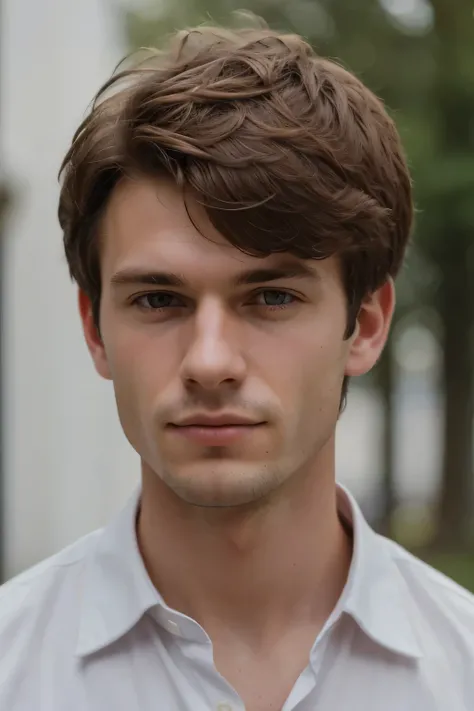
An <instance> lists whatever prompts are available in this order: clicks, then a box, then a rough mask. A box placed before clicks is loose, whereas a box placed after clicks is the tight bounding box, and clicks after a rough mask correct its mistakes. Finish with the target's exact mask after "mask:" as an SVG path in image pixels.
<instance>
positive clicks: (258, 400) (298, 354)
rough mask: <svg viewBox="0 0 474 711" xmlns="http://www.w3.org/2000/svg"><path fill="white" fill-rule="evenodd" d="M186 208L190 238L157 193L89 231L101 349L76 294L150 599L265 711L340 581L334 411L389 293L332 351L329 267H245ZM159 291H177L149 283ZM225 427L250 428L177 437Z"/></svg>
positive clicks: (183, 215) (179, 204)
mask: <svg viewBox="0 0 474 711" xmlns="http://www.w3.org/2000/svg"><path fill="white" fill-rule="evenodd" d="M186 202H187V206H188V210H190V213H191V215H192V221H191V220H190V218H189V215H188V212H187V211H186V207H185V204H184V201H183V197H182V194H181V193H180V191H178V189H177V188H176V187H175V186H174V185H173V184H172V183H170V182H168V181H167V180H165V179H156V180H151V179H145V178H135V179H133V180H132V179H126V180H125V179H124V180H123V181H122V182H121V183H120V184H119V185H118V186H117V187H116V188H115V190H114V192H113V194H112V197H111V199H110V202H109V204H108V207H107V210H106V212H105V215H104V218H103V221H102V224H101V274H102V297H101V309H100V334H99V332H98V329H97V328H96V326H95V323H94V319H93V314H92V308H91V303H90V300H89V298H88V297H87V295H86V294H85V293H83V292H80V294H79V305H80V313H81V317H82V322H83V327H84V333H85V337H86V341H87V344H88V347H89V349H90V352H91V355H92V358H93V360H94V363H95V366H96V369H97V371H98V372H99V374H100V375H101V376H103V377H104V378H108V379H110V380H112V381H113V386H114V389H115V394H116V400H117V406H118V412H119V416H120V419H121V423H122V426H123V429H124V432H125V435H126V436H127V437H128V439H129V441H130V443H131V444H132V446H133V447H134V448H135V449H136V451H137V452H138V453H139V455H140V458H141V462H142V482H143V488H142V498H141V508H140V514H139V517H138V524H137V533H138V539H139V545H140V549H141V552H142V555H143V558H144V561H145V564H146V566H147V569H148V571H149V574H150V577H151V579H152V581H153V582H154V584H155V585H156V587H157V588H158V589H159V590H160V592H161V594H162V595H163V597H164V598H165V600H166V601H167V602H168V604H169V605H171V606H173V607H174V608H176V609H178V610H180V611H182V612H184V613H185V614H187V615H189V616H191V617H193V618H194V619H195V620H197V621H198V622H199V623H200V624H201V625H202V626H203V627H204V629H205V630H206V631H207V633H208V634H209V636H210V637H211V639H212V642H213V647H214V658H215V663H216V666H217V668H218V669H219V671H220V672H221V674H223V675H224V676H225V677H226V678H227V679H228V681H229V682H230V683H231V684H232V685H233V686H234V688H235V689H236V690H237V691H238V693H239V694H240V696H241V697H242V699H243V700H244V702H245V704H246V708H249V709H252V710H255V711H256V710H257V709H263V708H265V709H268V708H281V706H282V705H283V703H284V701H285V699H286V698H287V696H288V694H289V692H290V690H291V688H292V686H293V684H294V683H295V681H296V679H297V677H298V676H299V674H300V673H301V671H302V670H303V669H304V668H305V666H306V665H307V663H308V654H309V651H310V649H311V647H312V645H313V643H314V640H315V638H316V636H317V634H318V632H319V631H320V629H321V627H322V626H323V624H324V622H325V620H326V619H327V617H328V616H329V614H330V612H331V610H332V609H333V607H334V605H335V604H336V602H337V599H338V598H339V596H340V594H341V592H342V589H343V586H344V583H345V580H346V577H347V573H348V569H349V565H350V558H351V543H350V539H349V538H348V536H347V534H346V532H345V531H344V529H343V528H342V526H341V523H340V521H339V518H338V515H337V509H336V485H335V462H334V458H335V456H334V452H335V429H336V424H337V421H338V416H339V403H340V393H341V387H342V381H343V378H344V376H345V375H347V376H357V375H361V374H363V373H366V372H367V371H368V370H370V369H371V368H372V366H373V365H374V364H375V362H376V361H377V359H378V357H379V355H380V353H381V351H382V349H383V346H384V344H385V341H386V338H387V334H388V330H389V326H390V321H391V317H392V313H393V308H394V289H393V284H392V282H391V281H390V280H389V281H387V283H386V284H385V285H384V286H383V287H382V288H381V289H379V291H377V292H376V293H375V294H373V295H371V296H370V297H367V298H366V299H365V300H364V303H363V304H362V307H361V310H360V313H359V317H358V321H357V327H356V330H355V332H354V334H353V336H352V337H351V338H350V339H344V333H345V330H346V319H347V303H346V296H345V293H344V289H343V286H342V282H341V275H340V268H339V262H338V259H337V258H330V259H327V260H324V261H320V262H317V261H303V260H299V259H297V258H294V257H291V256H289V255H281V254H280V255H271V256H270V257H266V258H263V259H261V258H256V257H253V256H248V255H245V254H243V253H241V252H239V251H238V250H236V249H235V248H233V247H232V246H231V245H229V244H228V243H227V242H226V241H225V239H224V238H223V237H222V236H221V235H219V234H218V233H217V232H216V230H215V229H214V228H213V227H212V225H211V224H210V222H209V220H208V219H207V216H206V215H205V213H204V211H203V210H202V208H200V206H199V205H198V204H197V203H194V202H193V201H192V200H189V199H187V201H186ZM195 225H196V226H195ZM197 227H199V229H197ZM257 270H258V271H259V272H260V274H256V273H255V272H256V271H257ZM262 270H267V273H265V274H262ZM277 271H278V272H279V274H276V273H275V272H277ZM270 272H271V273H270ZM158 273H159V274H160V275H161V276H160V277H158V276H156V275H158ZM163 273H164V274H165V275H166V276H167V279H168V281H172V280H173V279H175V280H176V277H179V279H180V281H181V282H182V283H181V284H179V285H177V284H176V285H163V284H159V283H152V284H150V283H147V279H148V277H147V276H146V275H150V274H155V282H158V281H159V280H163ZM171 275H173V276H171ZM271 277H272V279H271V280H270V278H271ZM273 277H278V278H275V279H273ZM249 280H251V281H252V283H248V282H249ZM149 281H150V279H148V282H149ZM224 412H225V413H229V412H230V413H232V414H233V415H236V414H237V415H241V416H244V417H245V418H247V420H249V422H251V423H254V424H251V425H247V426H246V427H241V428H240V429H236V430H233V431H229V437H228V439H227V440H225V441H224V444H222V440H216V442H217V444H212V443H210V442H209V440H208V439H206V440H205V441H204V440H203V441H201V440H199V432H198V433H197V439H196V436H195V434H196V430H191V429H190V428H177V427H176V426H175V425H176V424H179V423H182V422H183V420H184V419H185V418H186V417H188V416H193V415H195V414H196V413H200V414H203V413H204V414H207V415H215V414H216V413H217V414H218V413H224ZM170 423H171V424H170ZM200 431H201V430H200ZM206 432H207V434H206ZM212 432H216V430H215V429H214V430H212V431H211V430H206V431H205V432H204V434H203V437H207V436H208V435H209V436H211V435H212ZM219 436H220V435H219V434H217V435H216V437H219ZM177 560H179V561H180V565H179V566H177V565H176V561H177Z"/></svg>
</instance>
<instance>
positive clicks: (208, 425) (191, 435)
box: [169, 413, 266, 447]
mask: <svg viewBox="0 0 474 711" xmlns="http://www.w3.org/2000/svg"><path fill="white" fill-rule="evenodd" d="M265 424H266V423H265V422H262V421H258V420H250V419H249V418H247V417H242V416H240V415H233V414H230V413H228V414H221V415H216V416H209V415H193V416H190V417H187V418H183V419H182V420H180V421H179V422H176V423H170V425H169V430H170V431H171V433H173V434H174V435H176V436H179V437H183V438H185V439H187V440H190V441H192V442H194V443H196V444H200V445H203V446H207V447H213V446H214V447H225V446H229V445H231V444H234V443H236V442H237V441H240V440H242V439H243V438H245V437H248V436H249V435H252V434H254V433H255V431H256V430H258V429H259V428H260V427H261V426H263V425H265Z"/></svg>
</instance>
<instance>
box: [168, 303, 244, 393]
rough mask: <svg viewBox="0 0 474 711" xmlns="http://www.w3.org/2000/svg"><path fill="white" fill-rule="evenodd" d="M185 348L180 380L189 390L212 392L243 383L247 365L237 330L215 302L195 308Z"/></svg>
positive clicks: (228, 316)
mask: <svg viewBox="0 0 474 711" xmlns="http://www.w3.org/2000/svg"><path fill="white" fill-rule="evenodd" d="M186 346H187V347H186V354H185V357H184V359H183V361H182V365H181V377H182V379H183V381H184V384H185V385H186V386H187V387H188V388H189V387H194V388H202V389H204V390H208V391H212V390H214V391H215V390H219V389H221V388H223V387H238V386H239V385H240V384H241V383H242V381H243V379H244V378H245V374H246V363H245V359H244V358H243V355H242V352H241V350H240V348H239V344H238V338H237V333H236V327H235V324H233V323H232V316H231V315H229V314H228V313H227V311H226V308H225V306H223V305H222V304H220V303H219V302H218V301H217V300H211V299H209V300H207V301H206V302H205V303H204V302H203V303H201V305H200V306H199V307H198V309H197V311H196V313H195V316H194V323H193V335H192V339H191V342H190V343H187V344H186Z"/></svg>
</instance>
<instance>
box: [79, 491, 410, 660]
mask: <svg viewBox="0 0 474 711" xmlns="http://www.w3.org/2000/svg"><path fill="white" fill-rule="evenodd" d="M139 501H140V491H137V492H136V493H135V494H134V496H133V497H132V498H131V499H130V501H129V503H128V504H127V506H126V507H125V508H124V509H123V511H122V512H121V513H120V514H119V515H118V516H117V517H116V518H115V519H114V520H112V522H111V523H110V524H109V525H108V526H107V527H106V528H105V529H104V530H103V531H102V532H101V533H100V534H99V536H98V538H97V539H96V546H95V547H94V550H93V551H92V554H91V556H90V557H89V559H88V560H87V562H86V566H85V570H84V581H83V589H82V598H81V611H80V620H79V635H78V642H77V647H76V653H77V654H78V655H79V656H81V657H83V656H87V655H89V654H92V653H94V652H97V651H99V650H101V649H103V648H105V647H106V646H108V645H109V644H112V643H113V642H115V641H116V640H118V639H120V638H121V637H122V636H123V635H125V634H126V633H127V632H128V631H129V630H131V629H132V627H134V625H136V624H137V623H138V621H139V620H140V619H141V618H142V617H143V615H144V614H145V613H147V612H148V611H150V610H152V609H153V610H156V611H157V617H158V621H159V622H162V623H163V624H166V621H165V618H166V617H168V619H169V613H171V614H172V615H173V614H175V615H176V611H172V610H171V609H170V608H169V607H168V606H167V605H166V604H165V602H164V600H163V598H162V597H161V595H160V594H159V593H158V591H157V590H156V588H155V587H154V586H153V584H152V582H151V580H150V578H149V576H148V573H147V571H146V568H145V565H144V562H143V559H142V557H141V554H140V551H139V548H138V542H137V537H136V528H135V523H136V516H137V511H138V506H139ZM338 510H339V513H340V515H341V517H343V518H344V519H345V520H346V521H347V523H348V524H349V525H350V527H351V528H352V530H353V537H354V545H353V557H352V562H351V567H350V570H349V576H348V579H347V583H346V586H345V588H344V591H343V593H342V596H341V598H340V600H339V602H338V604H337V606H336V608H335V610H334V612H333V615H331V618H330V620H328V623H329V622H334V621H335V618H337V617H338V616H340V615H341V614H342V613H347V614H349V615H351V616H352V618H353V619H354V620H355V621H356V623H357V624H358V625H359V627H360V628H361V629H362V630H363V632H364V633H365V634H367V635H368V636H369V637H370V638H372V639H373V640H374V641H375V642H377V643H378V644H380V645H382V646H383V647H386V648H388V649H390V650H391V651H393V652H395V653H398V654H401V655H404V656H407V657H412V658H418V657H421V650H420V647H419V645H418V642H417V639H416V637H415V633H414V630H413V627H412V624H411V621H410V611H409V609H408V600H409V591H408V589H407V587H406V583H405V581H404V579H403V578H402V576H401V575H400V573H399V571H398V567H397V565H396V563H395V561H394V560H393V559H392V556H391V550H390V545H391V544H390V543H389V542H388V541H387V540H386V539H384V538H382V537H381V536H378V535H377V534H376V533H375V532H374V531H373V530H372V529H371V528H370V526H369V525H368V524H367V522H366V520H365V518H364V516H363V514H362V512H361V510H360V508H359V507H358V505H357V503H356V502H355V500H354V498H353V497H352V496H351V494H350V493H349V492H348V491H347V490H346V489H345V488H344V487H342V486H338Z"/></svg>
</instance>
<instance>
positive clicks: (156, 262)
mask: <svg viewBox="0 0 474 711" xmlns="http://www.w3.org/2000/svg"><path fill="white" fill-rule="evenodd" d="M282 260H284V261H285V264H287V265H288V263H289V262H294V263H301V262H302V261H303V260H300V259H298V258H297V257H292V256H290V255H288V254H286V255H282V254H273V255H270V256H268V257H264V258H259V257H254V256H251V255H247V254H244V253H243V252H241V251H240V250H238V249H237V248H236V247H234V246H232V245H231V244H230V243H229V242H228V241H227V240H226V239H225V238H224V237H223V236H222V235H221V234H220V233H219V232H218V231H217V230H216V229H215V228H214V227H213V225H212V224H211V222H210V220H209V218H208V216H207V214H206V212H205V210H204V208H202V207H201V206H200V205H199V204H198V203H197V202H196V201H194V200H193V199H192V198H189V199H188V198H186V201H185V200H184V198H183V194H182V191H181V190H180V189H179V188H178V187H177V186H175V185H174V184H173V183H172V182H171V181H169V180H167V179H156V180H155V179H153V180H152V179H147V178H141V177H140V178H138V177H137V178H127V179H123V180H122V181H121V182H120V183H119V184H118V185H117V186H116V188H115V189H114V191H113V193H112V195H111V198H110V201H109V204H108V206H107V209H106V212H105V214H104V218H103V221H102V224H101V268H102V276H103V279H104V282H105V281H107V280H109V279H110V278H111V277H112V276H113V275H114V274H116V273H117V272H121V271H127V270H130V271H133V270H137V271H139V270H144V269H151V270H153V269H154V270H159V271H160V272H163V271H170V272H174V273H176V274H178V275H179V276H181V277H182V278H183V280H186V281H188V280H190V279H192V280H195V279H198V280H200V281H201V280H202V281H204V282H205V281H206V280H209V279H216V278H219V279H221V280H223V281H226V280H227V279H230V278H233V277H235V276H236V275H237V274H238V273H239V272H241V271H243V270H246V269H253V268H256V267H257V266H258V267H262V266H263V267H268V268H272V267H277V266H279V265H280V264H281V262H282ZM325 261H326V262H331V261H332V260H325ZM310 265H311V269H312V270H314V273H315V275H316V274H317V272H318V271H320V265H319V263H318V262H316V261H314V262H312V261H311V262H310ZM325 266H326V267H330V264H328V265H325ZM324 271H326V269H325V270H324ZM330 271H331V270H330Z"/></svg>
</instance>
